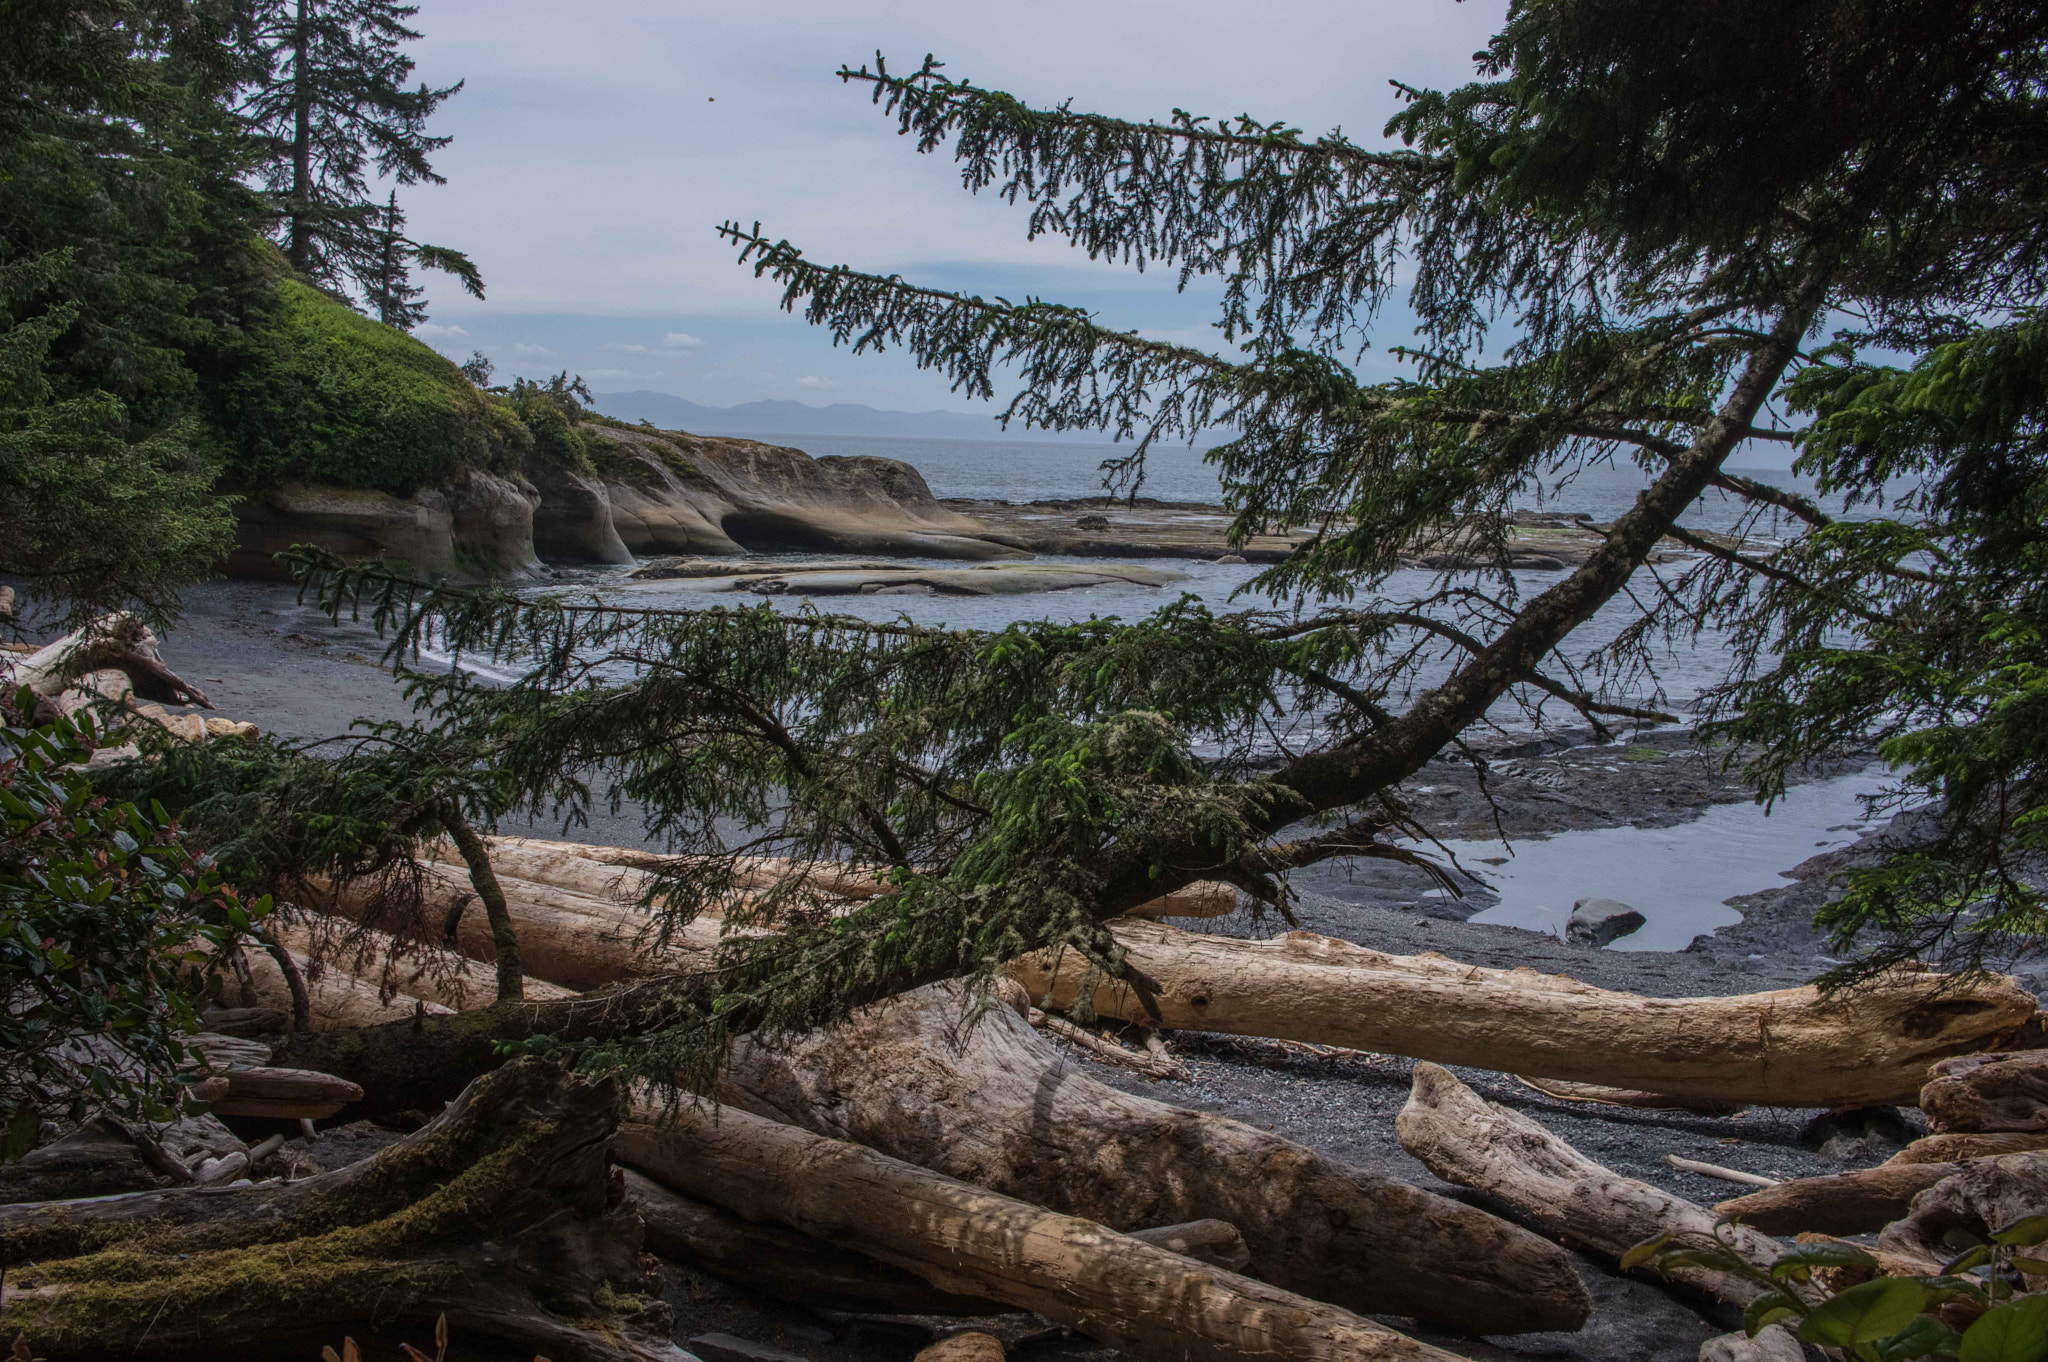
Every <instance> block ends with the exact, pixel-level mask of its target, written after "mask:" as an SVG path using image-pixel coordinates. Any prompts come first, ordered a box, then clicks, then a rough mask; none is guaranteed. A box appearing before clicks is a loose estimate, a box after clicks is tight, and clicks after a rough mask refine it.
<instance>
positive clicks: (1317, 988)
mask: <svg viewBox="0 0 2048 1362" xmlns="http://www.w3.org/2000/svg"><path fill="white" fill-rule="evenodd" d="M1111 930H1112V932H1113V933H1114V935H1115V937H1116V940H1117V943H1118V944H1119V945H1120V946H1122V947H1123V948H1124V951H1125V955H1126V961H1127V964H1128V966H1129V968H1130V970H1131V971H1132V973H1133V975H1134V977H1136V978H1139V979H1142V980H1145V981H1146V986H1145V988H1144V990H1143V992H1142V993H1141V992H1140V991H1139V990H1137V989H1135V988H1133V987H1132V985H1131V984H1130V983H1128V982H1125V981H1122V980H1114V979H1112V980H1099V981H1097V983H1096V987H1095V988H1094V991H1093V994H1092V997H1091V1000H1090V1001H1091V1002H1092V1004H1093V1006H1094V1009H1095V1011H1096V1012H1097V1013H1099V1014H1100V1015H1102V1016H1106V1017H1116V1018H1120V1019H1122V1020H1124V1021H1132V1022H1141V1023H1146V1024H1150V1025H1157V1026H1167V1027H1186V1028H1191V1029H1194V1030H1204V1031H1224V1032H1229V1033H1232V1034H1236V1035H1259V1036H1278V1037H1280V1038H1282V1039H1288V1040H1306V1041H1320V1042H1323V1043H1326V1044H1333V1045H1347V1046H1353V1047H1355V1048H1357V1049H1361V1050H1374V1051H1379V1052H1382V1053H1386V1054H1398V1055H1409V1056H1413V1057H1415V1058H1418V1059H1429V1060H1434V1061H1436V1062H1438V1063H1443V1064H1464V1065H1471V1066H1473V1067H1475V1068H1482V1069H1495V1070H1503V1071H1506V1072H1509V1073H1516V1074H1529V1075H1532V1076H1534V1077H1538V1078H1560V1079H1567V1080H1571V1081H1574V1082H1586V1083H1597V1084H1602V1085H1606V1086H1611V1087H1617V1088H1631V1089H1638V1090H1643V1091H1650V1092H1659V1093H1667V1094H1671V1095H1673V1096H1677V1097H1685V1098H1707V1099H1712V1100H1716V1101H1724V1102H1731V1103H1754V1104H1758V1105H1771V1106H1790V1107H1850V1106H1874V1105H1881V1104H1898V1103H1905V1104H1910V1103H1912V1102H1913V1101H1914V1100H1915V1098H1916V1096H1917V1094H1918V1093H1919V1091H1920V1087H1921V1084H1922V1083H1923V1082H1924V1081H1925V1080H1926V1075H1927V1068H1928V1065H1930V1064H1932V1063H1934V1062H1935V1061H1936V1060H1940V1059H1943V1058H1946V1057H1947V1056H1950V1055H1954V1054H1958V1053H1960V1052H1962V1051H1965V1050H1970V1049H1975V1048H1979V1047H1981V1046H1983V1045H1984V1044H1985V1043H1987V1042H1988V1041H1989V1040H1990V1039H1991V1038H1992V1037H1994V1036H1996V1035H1997V1034H1998V1033H2000V1032H2002V1031H2005V1030H2007V1029H2009V1028H2011V1027H2014V1026H2017V1025H2019V1024H2021V1023H2022V1022H2024V1021H2025V1020H2027V1018H2029V1017H2031V1016H2032V1015H2033V1013H2034V1011H2035V1008H2036V1006H2037V1004H2036V1003H2035V1001H2034V997H2033V995H2032V994H2030V993H2028V992H2026V991H2025V990H2024V989H2022V988H2020V987H2019V985H2018V984H2016V983H2014V982H2013V981H2012V980H2010V979H2006V978H2002V977H1997V976H1994V977H1992V978H1989V979H1985V980H1982V981H1978V982H1973V983H1964V982H1961V981H1958V980H1953V979H1947V978H1944V977H1943V976H1939V975H1932V974H1903V973H1902V974H1895V975H1892V976H1889V977H1888V978H1886V979H1884V980H1882V981H1880V982H1876V983H1873V984H1872V985H1871V986H1870V987H1868V988H1866V989H1862V990H1859V991H1857V992H1856V993H1853V994H1850V995H1847V996H1844V997H1840V998H1836V999H1826V998H1823V997H1822V996H1821V995H1820V993H1819V991H1818V990H1816V989H1813V988H1810V987H1809V988H1793V989H1780V990H1777V991H1774V992H1769V993H1751V994H1742V995H1738V996H1735V997H1726V998H1645V997H1640V996H1638V995H1636V994H1633V993H1616V992H1611V991H1609V990H1606V989H1600V988H1595V987H1593V986H1591V985H1590V984H1582V983H1579V982H1578V981H1576V980H1573V979H1568V978H1565V977H1563V976H1560V975H1543V974H1538V973H1536V972H1535V971H1534V970H1529V969H1517V970H1497V969H1483V968H1480V967H1479V966H1476V965H1463V964H1459V963H1457V962H1456V961H1452V960H1448V959H1445V958H1443V957H1441V956H1435V955H1420V956H1398V955H1386V954H1383V953H1381V952H1379V951H1374V950H1368V949H1366V948H1365V947H1363V946H1354V945H1352V944H1350V943H1349V942H1344V941H1338V940H1334V939H1332V938H1330V937H1324V936H1316V935H1314V934H1312V933H1309V932H1290V933H1288V934H1286V935H1285V936H1280V937H1276V938H1274V939H1272V940H1270V941H1241V940H1237V939H1235V938H1232V937H1219V936H1203V935H1199V934H1196V933H1191V932H1182V931H1178V930H1176V929H1175V928H1172V927H1168V926H1165V925H1163V924H1159V923H1150V922H1138V921H1131V920H1126V921H1121V922H1116V923H1113V924H1111ZM1011 975H1012V977H1014V978H1016V979H1017V980H1018V981H1019V982H1021V983H1023V984H1024V986H1025V987H1026V988H1028V989H1029V990H1030V991H1031V994H1032V997H1033V999H1034V1000H1039V999H1049V1002H1044V1003H1041V1005H1042V1006H1050V1007H1067V1006H1070V1005H1071V1004H1072V1003H1073V1002H1075V1001H1076V999H1077V998H1078V997H1079V994H1080V990H1081V987H1082V985H1083V982H1084V980H1086V979H1087V977H1088V971H1087V967H1086V965H1085V962H1083V961H1082V960H1080V959H1079V958H1078V957H1077V956H1075V955H1074V954H1073V953H1072V952H1068V953H1066V954H1065V955H1063V956H1061V957H1059V958H1058V959H1053V958H1050V957H1048V956H1046V955H1038V956H1033V957H1030V958H1028V959H1025V960H1022V961H1019V962H1017V963H1016V964H1015V965H1014V966H1012V969H1011ZM1155 1010H1156V1015H1154V1014H1155ZM2001 1058H2009V1057H2001Z"/></svg>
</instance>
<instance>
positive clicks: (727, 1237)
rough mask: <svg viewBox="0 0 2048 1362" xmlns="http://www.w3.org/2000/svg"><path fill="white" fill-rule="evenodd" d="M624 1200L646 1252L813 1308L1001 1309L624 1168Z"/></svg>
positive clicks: (960, 1311)
mask: <svg viewBox="0 0 2048 1362" xmlns="http://www.w3.org/2000/svg"><path fill="white" fill-rule="evenodd" d="M622 1172H623V1175H624V1177H625V1182H626V1199H627V1201H628V1202H629V1203H630V1204H631V1205H632V1207H633V1209H634V1210H635V1211H637V1212H639V1214H640V1220H641V1223H642V1224H643V1225H645V1227H646V1247H647V1251H648V1252H649V1253H652V1254H654V1255H655V1256H656V1257H659V1258H666V1259H667V1260H669V1261H670V1262H673V1263H687V1264H688V1265H690V1266H691V1267H695V1268H700V1269H702V1270H703V1271H705V1272H709V1273H710V1274H711V1275H713V1276H714V1277H721V1278H723V1279H725V1280H726V1281H730V1282H736V1283H738V1284H740V1285H742V1286H747V1287H751V1288H752V1289H754V1290H756V1291H760V1292H762V1293H764V1294H766V1295H770V1296H774V1297H776V1298H777V1299H779V1300H785V1301H788V1302H790V1303H791V1304H793V1305H802V1306H806V1307H810V1308H814V1309H820V1308H821V1309H826V1310H846V1311H856V1312H867V1313H888V1314H904V1315H987V1314H994V1313H997V1312H999V1311H1001V1310H1002V1309H1004V1307H1003V1306H1001V1305H999V1304H997V1303H996V1302H994V1301H990V1300H987V1299H986V1298H983V1297H980V1296H960V1295H955V1294H953V1293H951V1292H946V1291H941V1290H939V1289H938V1288H937V1287H935V1286H933V1285H932V1284H931V1283H930V1282H927V1281H926V1280H925V1279H924V1278H922V1277H920V1276H918V1275H917V1274H916V1273H914V1272H909V1271H906V1270H904V1269H903V1268H900V1267H891V1266H890V1265H889V1264H887V1263H883V1262H878V1261H876V1260H875V1259H873V1258H870V1257H869V1256H868V1255H867V1254H865V1253H862V1252H860V1251H859V1250H858V1249H853V1248H841V1247H839V1246H837V1245H835V1244H827V1243H824V1242H823V1241H821V1240H817V1239H813V1238H811V1237H810V1236H809V1235H807V1234H799V1233H798V1232H797V1231H795V1230H792V1229H789V1228H787V1227H785V1226H782V1225H776V1224H769V1223H763V1222H756V1221H752V1220H746V1219H742V1218H741V1217H739V1216H737V1215H734V1214H733V1213H732V1212H731V1211H728V1210H726V1209H724V1208H723V1207H720V1206H714V1205H712V1204H711V1203H710V1202H708V1201H699V1200H698V1199H697V1198H696V1197H691V1196H684V1195H683V1194H682V1193H681V1192H677V1191H674V1190H672V1189H671V1188H668V1187H664V1186H662V1185H661V1184H660V1183H658V1182H656V1181H655V1180H654V1179H652V1178H650V1177H648V1176H647V1175H646V1174H644V1173H641V1172H637V1171H635V1170H634V1169H631V1168H627V1169H623V1170H622Z"/></svg>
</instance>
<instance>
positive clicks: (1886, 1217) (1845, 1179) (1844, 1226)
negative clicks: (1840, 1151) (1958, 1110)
mask: <svg viewBox="0 0 2048 1362" xmlns="http://www.w3.org/2000/svg"><path fill="white" fill-rule="evenodd" d="M1963 1166H1964V1165H1962V1164H1959V1163H1885V1164H1879V1165H1878V1166H1877V1167H1875V1168H1858V1169H1856V1170H1854V1171H1853V1172H1848V1173H1830V1174H1827V1175H1825V1176H1822V1177H1813V1178H1792V1179H1790V1180H1788V1181H1785V1182H1781V1183H1779V1184H1778V1185H1777V1186H1775V1187H1766V1188H1764V1189H1763V1190H1762V1191H1760V1192H1752V1193H1750V1194H1749V1195H1748V1196H1739V1197H1734V1198H1731V1199H1730V1200H1727V1201H1723V1202H1721V1203H1720V1204H1719V1205H1717V1206H1715V1207H1714V1209H1715V1211H1717V1212H1719V1213H1720V1214H1722V1215H1739V1216H1741V1217H1742V1223H1743V1224H1745V1225H1748V1226H1749V1227H1750V1228H1751V1229H1755V1230H1761V1231H1763V1232H1764V1233H1765V1234H1801V1233H1811V1234H1866V1233H1869V1232H1871V1231H1873V1230H1881V1229H1883V1228H1884V1227H1885V1226H1886V1225H1889V1224H1890V1223H1891V1222H1892V1221H1894V1220H1897V1219H1898V1218H1899V1217H1900V1216H1903V1215H1904V1214H1905V1213H1906V1212H1907V1210H1908V1209H1910V1208H1911V1206H1912V1204H1913V1198H1914V1197H1915V1196H1918V1195H1919V1194H1920V1193H1921V1192H1924V1191H1926V1190H1927V1189H1928V1188H1929V1187H1932V1186H1933V1185H1934V1184H1935V1183H1937V1182H1940V1181H1941V1180H1942V1179H1943V1178H1945V1177H1947V1176H1949V1175H1950V1174H1951V1173H1955V1172H1958V1171H1960V1170H1961V1169H1962V1168H1963Z"/></svg>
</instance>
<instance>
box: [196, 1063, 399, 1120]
mask: <svg viewBox="0 0 2048 1362" xmlns="http://www.w3.org/2000/svg"><path fill="white" fill-rule="evenodd" d="M221 1077H223V1078H225V1079H226V1080H227V1085H228V1090H227V1092H226V1094H225V1095H223V1096H221V1097H217V1098H215V1099H213V1113H214V1115H216V1116H272V1117H276V1118H278V1119H280V1120H286V1121H318V1120H323V1119H325V1118H326V1117H329V1116H332V1115H334V1114H335V1113H336V1112H338V1111H340V1110H341V1109H342V1108H343V1107H345V1106H347V1105H348V1104H349V1103H351V1102H354V1101H356V1100H358V1099H360V1098H361V1097H362V1095H363V1090H362V1089H361V1088H359V1087H357V1086H356V1085H355V1084H353V1083H351V1082H349V1081H348V1080H347V1079H346V1078H336V1077H335V1076H334V1075H333V1074H323V1073H315V1072H314V1071H313V1070H311V1069H276V1068H271V1067H269V1066H267V1065H266V1066H264V1067H262V1068H253V1069H228V1070H226V1071H224V1072H223V1073H222V1074H221Z"/></svg>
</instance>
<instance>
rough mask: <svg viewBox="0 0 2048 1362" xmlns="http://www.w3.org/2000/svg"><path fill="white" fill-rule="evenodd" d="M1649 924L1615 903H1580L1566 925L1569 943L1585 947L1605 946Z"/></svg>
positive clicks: (1602, 901)
mask: <svg viewBox="0 0 2048 1362" xmlns="http://www.w3.org/2000/svg"><path fill="white" fill-rule="evenodd" d="M1646 921H1648V919H1646V918H1645V917H1644V916H1643V915H1642V914H1641V913H1639V912H1637V911H1636V910H1635V909H1633V908H1631V907H1629V906H1628V905H1627V904H1626V903H1620V902H1617V901H1616V900H1614V899H1580V900H1579V901H1578V902H1577V903H1574V904H1573V905H1572V915H1571V920H1570V921H1568V922H1566V923H1565V927H1564V937H1565V940H1567V941H1571V942H1574V943H1576V944H1578V945H1581V946H1605V945H1607V944H1608V943H1609V942H1611V941H1618V940H1620V939H1621V938H1622V937H1624V936H1627V935H1628V934H1629V933H1630V932H1633V931H1636V930H1637V929H1638V928H1640V927H1641V926H1642V925H1643V923H1644V922H1646Z"/></svg>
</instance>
